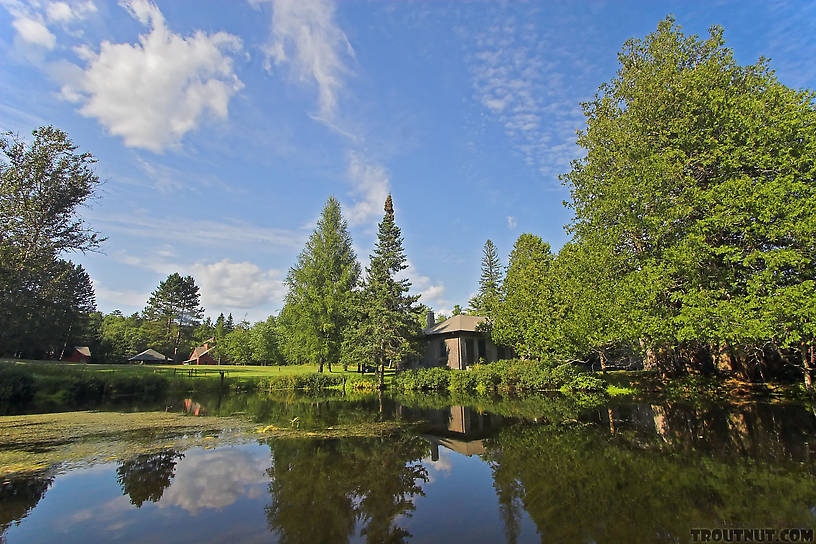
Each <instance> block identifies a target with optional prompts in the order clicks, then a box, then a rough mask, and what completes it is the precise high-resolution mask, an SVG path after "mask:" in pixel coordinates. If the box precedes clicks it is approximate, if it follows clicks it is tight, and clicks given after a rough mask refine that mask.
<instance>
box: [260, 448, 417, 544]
mask: <svg viewBox="0 0 816 544" xmlns="http://www.w3.org/2000/svg"><path fill="white" fill-rule="evenodd" d="M269 447H270V449H271V452H272V457H273V464H272V468H270V469H269V475H270V477H271V478H272V480H271V482H270V484H269V490H270V493H271V496H272V502H271V504H270V505H269V506H268V507H267V509H266V513H267V518H268V521H269V527H270V530H272V531H274V532H276V533H277V534H278V536H279V538H280V541H281V542H283V543H290V542H308V543H312V542H347V541H348V540H349V538H350V537H351V536H352V534H353V533H354V530H355V527H356V526H357V523H358V522H359V523H360V524H361V526H362V530H361V534H364V535H365V536H366V539H367V541H369V542H402V541H403V540H404V538H405V537H407V536H410V535H409V533H408V532H407V531H405V529H403V528H401V527H399V526H396V525H395V524H394V520H395V518H396V517H397V516H399V515H410V513H411V512H412V511H413V510H414V504H413V497H414V496H416V495H421V494H422V488H421V486H420V485H418V481H423V482H427V481H428V475H427V471H426V470H425V468H424V467H423V466H422V465H421V464H420V463H419V460H420V459H422V458H423V457H424V456H426V455H427V452H428V444H427V442H425V441H424V440H422V439H420V438H417V437H410V436H404V437H398V438H394V437H391V438H387V439H357V440H277V441H271V442H270V443H269Z"/></svg>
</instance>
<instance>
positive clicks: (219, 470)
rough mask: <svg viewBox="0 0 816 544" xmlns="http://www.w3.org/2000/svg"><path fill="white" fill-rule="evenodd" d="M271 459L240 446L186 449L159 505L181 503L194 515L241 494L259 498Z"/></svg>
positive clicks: (179, 505) (219, 505) (229, 502)
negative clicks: (216, 448)
mask: <svg viewBox="0 0 816 544" xmlns="http://www.w3.org/2000/svg"><path fill="white" fill-rule="evenodd" d="M268 466H269V458H268V457H267V456H265V455H262V454H256V455H253V454H252V453H250V452H248V451H244V450H240V449H223V450H215V451H196V450H191V451H189V452H187V457H185V458H184V459H183V460H182V461H180V462H179V463H178V465H177V466H176V476H175V478H173V483H172V484H171V485H170V487H169V488H168V489H167V490H166V491H165V492H164V496H163V497H162V499H161V500H160V501H159V503H158V504H159V507H162V508H163V507H165V506H178V507H180V508H182V509H184V510H186V511H188V512H190V513H191V514H196V513H198V511H199V510H201V509H208V508H215V509H219V508H223V507H225V506H229V505H230V504H232V503H234V502H235V501H237V500H238V499H239V498H240V497H241V496H246V497H248V498H257V497H258V496H259V494H260V492H261V489H260V488H259V487H258V486H260V485H265V480H264V478H265V476H266V469H267V468H268Z"/></svg>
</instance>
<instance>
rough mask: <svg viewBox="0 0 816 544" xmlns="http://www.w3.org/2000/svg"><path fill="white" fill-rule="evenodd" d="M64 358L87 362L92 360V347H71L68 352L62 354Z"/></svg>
mask: <svg viewBox="0 0 816 544" xmlns="http://www.w3.org/2000/svg"><path fill="white" fill-rule="evenodd" d="M62 360H63V361H67V362H70V363H87V362H88V361H90V360H91V349H90V348H89V347H87V346H77V347H74V348H71V350H70V351H69V352H68V354H64V355H63V356H62Z"/></svg>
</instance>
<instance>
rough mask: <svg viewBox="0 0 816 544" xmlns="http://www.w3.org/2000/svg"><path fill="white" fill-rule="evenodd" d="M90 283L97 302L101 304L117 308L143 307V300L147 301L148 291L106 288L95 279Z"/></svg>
mask: <svg viewBox="0 0 816 544" xmlns="http://www.w3.org/2000/svg"><path fill="white" fill-rule="evenodd" d="M92 283H93V288H94V293H95V294H96V301H97V304H100V305H102V306H105V307H108V306H110V307H112V308H119V309H121V308H122V307H123V306H124V307H128V308H131V309H135V308H141V307H143V306H144V305H145V302H147V298H148V293H142V292H139V291H133V290H117V289H107V288H106V287H104V286H103V285H102V284H101V283H99V281H98V280H96V279H93V280H92Z"/></svg>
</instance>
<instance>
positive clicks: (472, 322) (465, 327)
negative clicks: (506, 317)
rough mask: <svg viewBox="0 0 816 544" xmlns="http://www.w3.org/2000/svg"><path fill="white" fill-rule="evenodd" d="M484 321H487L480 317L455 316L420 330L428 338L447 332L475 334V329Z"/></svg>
mask: <svg viewBox="0 0 816 544" xmlns="http://www.w3.org/2000/svg"><path fill="white" fill-rule="evenodd" d="M485 321H487V318H486V317H483V316H480V315H464V314H462V315H455V316H453V317H449V318H448V319H446V320H445V321H442V322H441V323H437V324H436V325H434V326H432V327H425V328H424V329H422V333H423V334H424V335H426V336H430V335H432V334H445V333H448V332H476V327H477V326H478V325H479V324H480V323H484V322H485Z"/></svg>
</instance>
